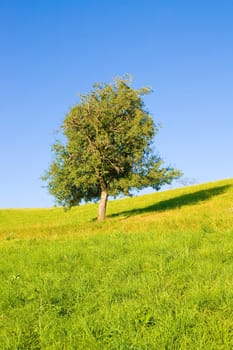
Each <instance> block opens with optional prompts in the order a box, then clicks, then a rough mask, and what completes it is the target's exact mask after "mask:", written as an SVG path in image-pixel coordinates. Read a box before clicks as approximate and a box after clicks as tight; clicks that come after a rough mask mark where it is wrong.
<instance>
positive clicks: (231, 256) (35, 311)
mask: <svg viewBox="0 0 233 350" xmlns="http://www.w3.org/2000/svg"><path fill="white" fill-rule="evenodd" d="M96 212H97V207H96V205H95V204H91V205H85V206H81V207H78V208H74V209H72V210H71V211H68V212H66V213H65V212H64V211H63V210H62V209H59V208H54V209H33V210H30V209H25V210H13V209H10V210H0V238H1V240H0V249H1V255H0V276H1V289H0V344H1V345H0V349H3V350H8V349H9V350H14V349H19V350H22V349H51V350H52V349H54V350H55V349H56V350H57V349H66V350H68V349H83V350H84V349H85V350H89V349H90V350H92V349H93V350H94V349H99V350H108V349H112V350H118V349H119V350H120V349H121V350H126V349H133V350H139V349H148V350H149V349H152V350H153V349H158V350H160V349H161V350H163V349H164V350H168V349H174V350H175V349H187V350H189V349H191V350H192V349H195V350H196V349H200V350H201V349H213V350H216V349H224V350H225V349H232V348H233V288H232V286H233V180H232V179H229V180H224V181H219V182H214V183H209V184H203V185H198V186H191V187H186V188H181V189H177V190H171V191H164V192H160V193H156V194H151V195H146V196H141V197H135V198H128V199H121V200H117V201H112V202H110V203H109V207H108V217H107V220H106V221H105V222H97V221H96V220H95V218H96Z"/></svg>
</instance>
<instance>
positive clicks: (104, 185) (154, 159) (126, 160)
mask: <svg viewBox="0 0 233 350" xmlns="http://www.w3.org/2000/svg"><path fill="white" fill-rule="evenodd" d="M131 85H132V82H131V80H130V79H128V78H124V77H123V78H117V79H115V80H114V81H113V83H111V84H105V83H97V84H94V85H93V89H92V91H91V92H90V93H89V94H86V95H81V96H80V101H79V103H78V104H77V105H75V106H74V107H72V108H71V110H70V111H69V113H68V114H67V115H66V117H65V119H64V122H63V125H62V132H63V134H64V136H65V140H66V141H65V143H61V142H56V143H55V144H54V146H53V148H52V149H53V152H54V155H55V157H54V160H53V161H52V163H51V165H50V167H49V169H48V171H47V173H46V174H45V176H44V177H43V179H44V180H46V181H47V183H48V189H49V192H50V193H51V194H52V195H54V196H55V198H56V200H57V203H58V204H59V205H63V206H67V207H72V206H74V205H78V204H79V203H80V202H81V200H84V201H90V200H97V199H100V205H99V214H98V218H99V219H104V217H105V211H106V205H107V199H108V196H109V195H111V196H117V195H119V194H124V195H130V194H131V193H132V191H133V190H135V189H142V188H145V187H148V186H151V187H153V188H154V189H155V190H159V189H160V188H161V186H162V185H164V184H170V183H171V182H172V180H173V179H176V178H178V177H179V176H180V175H181V173H180V171H178V170H176V169H174V168H173V167H170V166H167V167H164V166H163V160H162V159H161V157H160V156H159V155H158V154H156V153H155V152H153V138H154V136H155V135H156V134H157V132H158V130H159V127H158V125H157V124H155V123H154V121H153V118H152V116H151V115H150V114H149V112H148V111H147V110H146V109H145V106H144V102H143V96H144V95H147V94H149V93H150V92H151V90H150V89H149V88H147V87H143V88H140V89H134V88H132V86H131Z"/></svg>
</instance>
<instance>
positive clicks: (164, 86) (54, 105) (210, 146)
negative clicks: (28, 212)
mask: <svg viewBox="0 0 233 350" xmlns="http://www.w3.org/2000/svg"><path fill="white" fill-rule="evenodd" d="M232 17H233V1H231V0H221V1H216V0H211V1H209V0H205V1H203V0H202V1H200V0H196V1H179V0H176V1H174V0H173V1H171V0H144V1H141V0H140V1H139V0H117V1H109V0H98V1H97V0H88V1H87V0H86V1H85V0H56V1H55V0H50V1H47V0H33V1H31V0H21V1H18V0H11V1H9V0H1V1H0V123H1V124H0V125H1V127H0V154H1V163H0V164H1V165H0V207H1V208H32V207H51V206H53V205H54V199H53V198H52V197H51V196H50V195H49V194H48V192H47V190H46V188H44V187H43V186H45V183H43V182H42V181H41V179H40V177H41V176H42V175H43V174H44V172H45V171H46V169H47V168H48V166H49V164H50V162H51V161H52V153H51V146H52V144H53V143H54V142H55V141H56V138H57V132H56V131H57V130H58V128H59V126H60V125H61V123H62V121H63V119H64V117H65V115H66V113H68V111H69V109H70V108H71V107H72V106H73V105H74V104H76V103H78V94H79V93H88V92H90V91H91V88H92V85H93V83H95V82H106V83H110V82H112V79H113V78H114V77H115V76H122V75H124V74H126V73H128V74H131V75H132V76H133V77H134V81H133V87H135V88H140V87H142V86H150V87H151V88H152V89H153V93H152V94H150V96H147V97H146V98H145V105H146V108H147V110H148V111H149V112H150V113H151V115H152V116H153V118H154V121H155V123H161V124H162V128H161V130H160V132H159V134H158V135H157V136H156V138H155V145H156V148H157V150H158V152H159V154H160V155H161V157H162V158H163V159H164V161H165V164H166V165H168V164H170V165H172V166H175V167H177V168H179V169H180V170H182V171H183V173H184V177H185V178H187V179H188V180H190V181H191V180H194V181H195V182H196V183H203V182H210V181H215V180H220V179H225V178H232V177H233V161H232V151H233V147H232V146H233V40H232V38H233V21H232Z"/></svg>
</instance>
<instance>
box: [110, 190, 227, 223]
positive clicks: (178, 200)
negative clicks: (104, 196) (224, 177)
mask: <svg viewBox="0 0 233 350" xmlns="http://www.w3.org/2000/svg"><path fill="white" fill-rule="evenodd" d="M230 187H232V185H224V186H218V187H214V188H210V189H207V190H200V191H196V192H193V193H188V194H182V195H180V196H177V197H174V198H171V199H166V200H163V201H160V202H157V203H155V204H152V205H149V206H147V207H142V208H137V209H132V210H125V211H121V212H118V213H114V214H111V215H109V217H117V216H122V215H124V216H127V217H129V216H133V215H138V214H143V213H150V212H162V211H165V210H171V209H177V208H181V207H183V206H187V205H193V204H197V203H200V202H204V201H206V200H208V199H210V198H212V197H215V196H218V195H220V194H223V193H224V192H226V191H227V189H229V188H230Z"/></svg>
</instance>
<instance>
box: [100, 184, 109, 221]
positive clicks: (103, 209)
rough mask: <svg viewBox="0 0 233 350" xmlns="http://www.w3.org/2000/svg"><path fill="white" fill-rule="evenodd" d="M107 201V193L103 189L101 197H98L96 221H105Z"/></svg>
mask: <svg viewBox="0 0 233 350" xmlns="http://www.w3.org/2000/svg"><path fill="white" fill-rule="evenodd" d="M107 201H108V192H107V190H106V189H104V190H102V191H101V196H100V202H99V211H98V220H104V219H105V213H106V207H107Z"/></svg>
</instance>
